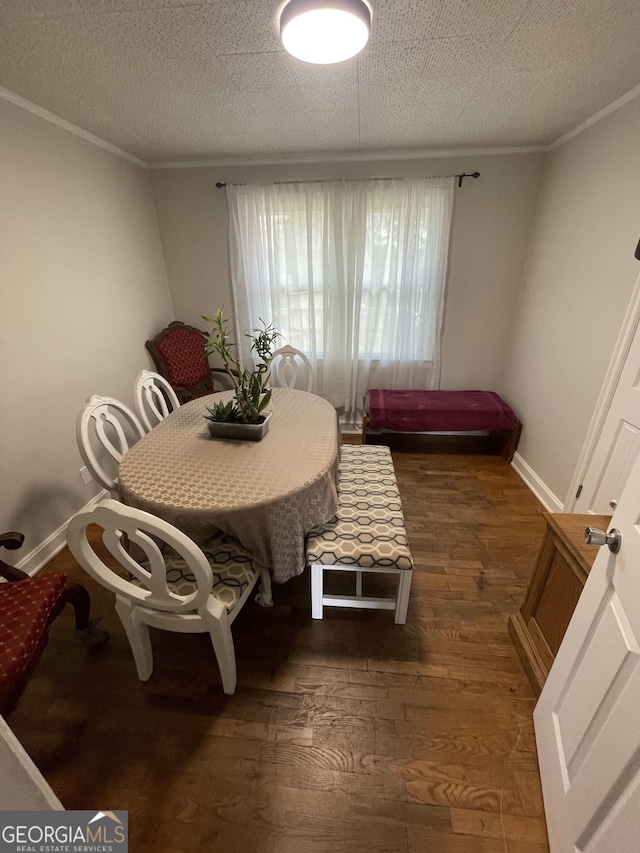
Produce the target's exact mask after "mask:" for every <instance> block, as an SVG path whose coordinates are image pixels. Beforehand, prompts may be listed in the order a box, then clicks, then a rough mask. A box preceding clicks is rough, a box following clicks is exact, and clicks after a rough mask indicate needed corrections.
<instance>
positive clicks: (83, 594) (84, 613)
mask: <svg viewBox="0 0 640 853" xmlns="http://www.w3.org/2000/svg"><path fill="white" fill-rule="evenodd" d="M61 600H63V603H64V604H67V603H69V604H70V605H71V606H72V607H73V609H74V610H75V613H76V631H84V630H85V628H88V627H89V612H90V610H91V599H90V598H89V593H88V592H87V590H86V589H85V588H84V587H83V586H81V585H80V584H79V583H70V584H67V586H66V587H65V588H64V591H63V593H62V595H61Z"/></svg>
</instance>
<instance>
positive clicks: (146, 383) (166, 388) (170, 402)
mask: <svg viewBox="0 0 640 853" xmlns="http://www.w3.org/2000/svg"><path fill="white" fill-rule="evenodd" d="M133 397H134V400H135V403H136V409H137V410H138V414H139V415H140V420H141V421H142V423H143V425H144V426H145V427H146V429H147V432H150V431H151V430H152V429H153V427H154V426H156V424H159V423H160V421H163V420H164V419H165V418H166V417H167V415H170V414H171V412H173V411H175V409H177V408H179V406H180V402H179V400H178V397H177V395H176V392H175V391H174V390H173V388H172V387H171V385H169V383H168V382H167V380H166V379H165V378H164V376H160V374H159V373H153V372H152V371H151V370H141V371H140V373H139V374H138V375H137V377H136V381H135V383H134V385H133Z"/></svg>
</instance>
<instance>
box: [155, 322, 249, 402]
mask: <svg viewBox="0 0 640 853" xmlns="http://www.w3.org/2000/svg"><path fill="white" fill-rule="evenodd" d="M206 337H207V335H206V334H205V332H201V331H200V330H199V329H195V328H194V327H193V326H187V325H185V323H181V322H180V321H179V320H174V321H173V323H169V325H168V326H167V327H166V328H165V329H163V330H162V331H161V332H158V334H157V335H156V336H155V338H153V340H151V341H147V342H146V343H145V346H146V348H147V349H148V350H149V352H150V353H151V356H152V358H153V361H154V364H155V366H156V370H157V371H158V373H159V374H160V375H161V376H164V378H165V379H166V380H167V381H168V382H169V384H170V385H171V387H172V388H173V390H174V391H175V392H176V395H177V397H178V400H179V401H180V403H181V404H182V403H187V402H189V400H195V398H196V397H204V396H205V395H206V394H213V392H214V387H213V374H219V375H220V378H221V379H222V377H226V376H227V373H226V371H225V370H223V369H222V368H213V369H212V368H211V367H210V366H209V362H208V360H207V358H206V356H205V353H204V343H205V339H206ZM222 384H223V388H229V387H232V386H230V385H229V384H224V383H222ZM220 390H222V389H220Z"/></svg>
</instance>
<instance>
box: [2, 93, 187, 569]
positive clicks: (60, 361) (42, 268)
mask: <svg viewBox="0 0 640 853" xmlns="http://www.w3.org/2000/svg"><path fill="white" fill-rule="evenodd" d="M0 283H1V291H0V306H1V313H0V317H1V322H2V342H1V345H0V347H1V348H0V377H1V379H2V382H1V386H2V387H1V393H2V414H1V415H0V419H1V421H0V429H1V439H0V440H1V451H0V454H1V455H0V482H1V483H2V490H1V494H2V498H1V500H2V506H1V507H0V530H14V529H16V530H21V531H22V532H24V533H25V535H26V541H25V545H24V546H23V548H22V550H21V552H19V553H18V554H17V555H16V557H20V556H22V555H26V554H28V553H29V552H30V551H31V550H32V549H33V548H35V547H36V546H38V545H39V544H40V543H41V542H42V541H43V540H45V539H46V538H47V537H48V536H50V534H51V533H52V532H53V531H55V530H56V529H57V528H59V526H60V525H62V524H63V523H64V522H66V521H67V520H68V519H69V517H70V516H71V515H72V514H73V513H74V512H75V511H77V510H78V509H79V508H80V507H81V506H83V505H84V504H85V503H86V502H87V501H88V500H89V499H90V498H91V497H92V496H93V495H95V494H96V493H97V491H98V490H97V488H96V487H95V486H93V485H91V486H89V487H84V486H83V485H82V483H81V480H80V477H79V475H78V469H79V468H80V466H81V465H82V462H81V459H80V456H79V455H78V451H77V448H76V438H75V421H76V415H77V413H78V410H79V409H80V406H81V404H82V403H83V401H84V400H85V399H86V398H87V397H89V396H91V394H106V395H109V396H114V397H119V398H121V399H123V400H124V401H125V402H127V403H128V404H131V403H132V384H133V381H134V379H135V376H136V374H137V372H138V371H139V370H140V369H141V368H142V367H148V366H150V364H151V362H150V360H149V358H148V357H147V353H146V350H145V348H144V342H145V340H147V338H149V337H150V336H152V335H153V334H155V333H156V332H157V331H158V330H159V329H160V328H162V326H163V325H165V324H166V323H167V322H168V321H169V320H171V319H172V318H173V308H172V304H171V298H170V293H169V289H168V286H167V280H166V272H165V268H164V261H163V257H162V250H161V246H160V240H159V234H158V224H157V219H156V214H155V209H154V203H153V195H152V190H151V183H150V178H149V173H148V172H147V171H146V170H145V169H143V168H141V167H139V166H136V165H135V164H133V163H130V162H128V161H126V160H124V159H122V158H121V157H118V156H115V155H114V154H111V153H109V152H107V151H106V150H104V149H102V148H99V147H97V146H96V145H93V144H91V143H90V142H87V141H85V140H83V139H81V138H79V137H78V136H75V135H73V134H71V133H69V132H68V131H66V130H64V129H62V128H60V127H57V126H55V125H53V124H51V123H49V122H47V121H45V120H44V119H42V118H39V117H37V116H35V115H33V114H31V113H29V112H27V111H25V110H23V109H21V108H20V107H18V106H15V105H13V104H10V103H8V102H6V101H3V100H0ZM28 568H32V566H29V567H28Z"/></svg>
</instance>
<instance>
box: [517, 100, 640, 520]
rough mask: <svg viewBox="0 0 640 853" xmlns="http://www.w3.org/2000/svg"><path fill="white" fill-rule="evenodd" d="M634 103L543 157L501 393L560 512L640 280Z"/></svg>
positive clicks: (639, 159)
mask: <svg viewBox="0 0 640 853" xmlns="http://www.w3.org/2000/svg"><path fill="white" fill-rule="evenodd" d="M639 237H640V98H636V99H635V100H633V101H631V102H630V103H628V104H626V105H625V106H623V107H621V108H620V109H618V110H617V111H615V112H613V113H611V114H610V115H608V116H607V117H606V118H604V119H602V120H601V121H599V122H598V123H597V124H594V125H593V126H591V127H590V128H588V129H587V130H586V131H584V132H583V133H581V134H580V135H578V136H576V137H575V138H573V139H571V140H569V141H568V142H566V143H565V144H563V145H561V146H560V147H558V148H556V149H554V150H553V151H552V152H550V153H549V154H548V155H547V167H546V173H545V176H544V181H543V186H542V191H541V195H540V204H539V208H538V213H537V217H536V222H535V227H534V230H533V234H532V237H531V247H530V251H529V256H528V261H527V266H526V272H525V276H524V279H523V283H522V288H521V293H520V299H519V304H518V309H517V313H516V317H515V322H514V324H513V334H512V341H511V345H510V347H509V352H508V357H507V359H506V362H505V375H504V382H503V385H502V391H503V392H504V394H505V396H506V397H507V398H508V399H509V400H510V402H511V403H512V404H513V405H514V407H515V408H516V410H517V411H518V414H519V415H520V417H521V418H522V421H523V423H524V432H523V436H522V441H521V443H520V448H519V451H518V452H519V454H520V455H521V456H522V458H523V459H524V460H525V461H526V463H527V464H528V465H529V466H530V467H531V468H532V469H533V470H534V471H535V473H536V474H537V476H538V477H539V478H540V479H541V480H542V481H543V482H544V483H545V484H546V486H547V488H549V489H550V490H551V491H552V492H553V493H554V494H555V496H556V497H557V498H558V499H559V501H560V503H561V504H562V503H564V501H565V498H566V497H567V490H568V487H569V485H570V482H571V479H572V476H573V472H574V469H575V466H576V463H577V460H578V457H579V454H580V450H581V448H582V444H583V442H584V439H585V436H586V432H587V429H588V426H589V422H590V420H591V416H592V414H593V411H594V408H595V405H596V401H597V399H598V394H599V392H600V388H601V385H602V381H603V379H604V376H605V373H606V370H607V367H608V365H609V361H610V359H611V355H612V351H613V347H614V345H615V342H616V338H617V336H618V333H619V331H620V328H621V325H622V321H623V318H624V315H625V312H626V309H627V306H628V304H629V300H630V298H631V293H632V291H633V287H634V284H635V282H636V280H637V278H638V275H639V274H640V264H638V261H636V260H635V259H634V257H633V253H634V249H635V246H636V243H637V242H638V238H639Z"/></svg>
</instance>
